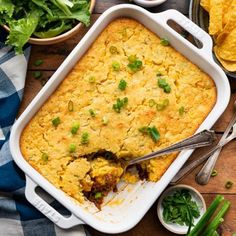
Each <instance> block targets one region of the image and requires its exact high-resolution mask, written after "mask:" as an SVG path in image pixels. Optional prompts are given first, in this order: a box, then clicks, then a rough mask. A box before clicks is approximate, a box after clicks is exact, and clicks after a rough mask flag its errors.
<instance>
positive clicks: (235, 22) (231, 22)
mask: <svg viewBox="0 0 236 236" xmlns="http://www.w3.org/2000/svg"><path fill="white" fill-rule="evenodd" d="M234 2H235V4H234V5H233V4H232V11H231V15H229V19H228V21H227V24H226V25H225V26H224V28H223V31H222V32H221V33H220V34H219V35H218V37H217V40H216V44H221V43H222V42H223V41H224V39H225V38H226V37H227V35H228V34H229V33H230V32H231V31H233V29H234V28H236V0H234Z"/></svg>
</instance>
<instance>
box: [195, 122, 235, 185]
mask: <svg viewBox="0 0 236 236" xmlns="http://www.w3.org/2000/svg"><path fill="white" fill-rule="evenodd" d="M234 138H236V124H234V125H233V131H232V133H231V134H230V135H229V136H228V137H227V138H224V137H222V138H221V140H220V141H219V143H218V144H217V146H216V148H215V150H216V151H215V152H214V153H213V155H212V156H211V157H210V158H209V159H208V160H207V162H206V163H205V165H204V166H203V167H202V169H201V170H200V171H199V173H198V174H197V176H196V181H197V182H198V183H199V184H201V185H205V184H207V183H208V182H209V179H210V177H211V173H212V171H213V169H214V167H215V164H216V161H217V159H218V157H219V154H220V151H221V149H222V147H223V146H224V145H225V144H227V143H228V142H230V141H231V140H233V139H234Z"/></svg>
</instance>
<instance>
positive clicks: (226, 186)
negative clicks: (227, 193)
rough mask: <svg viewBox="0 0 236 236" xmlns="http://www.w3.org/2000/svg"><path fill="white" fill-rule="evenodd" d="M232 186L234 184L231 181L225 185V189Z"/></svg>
mask: <svg viewBox="0 0 236 236" xmlns="http://www.w3.org/2000/svg"><path fill="white" fill-rule="evenodd" d="M233 184H234V183H233V182H232V181H227V182H226V183H225V188H227V189H230V188H232V186H233Z"/></svg>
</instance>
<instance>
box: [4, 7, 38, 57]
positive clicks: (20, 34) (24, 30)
mask: <svg viewBox="0 0 236 236" xmlns="http://www.w3.org/2000/svg"><path fill="white" fill-rule="evenodd" d="M39 18H40V12H39V11H37V10H34V11H32V12H30V13H29V14H28V15H27V16H26V17H25V18H22V19H19V20H12V21H10V22H8V25H9V27H10V33H9V35H8V37H7V41H6V43H7V44H9V45H11V46H13V47H14V49H15V52H16V53H17V54H21V53H23V46H24V45H25V44H26V43H27V41H28V40H29V38H30V36H31V35H32V34H33V32H34V31H35V29H36V27H37V24H38V21H39Z"/></svg>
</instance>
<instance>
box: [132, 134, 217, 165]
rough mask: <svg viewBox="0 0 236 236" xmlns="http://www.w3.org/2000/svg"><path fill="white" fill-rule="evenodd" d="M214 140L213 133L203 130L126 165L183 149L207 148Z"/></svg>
mask: <svg viewBox="0 0 236 236" xmlns="http://www.w3.org/2000/svg"><path fill="white" fill-rule="evenodd" d="M215 139H216V136H215V132H214V131H209V130H204V131H202V132H200V133H197V134H195V135H193V136H191V137H189V138H187V139H184V140H182V141H180V142H178V143H175V144H173V145H171V146H169V147H167V148H164V149H161V150H158V151H156V152H152V153H150V154H147V155H145V156H143V157H139V158H136V159H133V160H131V161H130V162H129V163H128V165H133V164H136V163H139V162H142V161H146V160H149V159H152V158H155V157H158V156H163V155H166V154H169V153H172V152H176V151H181V150H184V149H195V148H198V147H203V146H208V145H211V144H212V143H213V142H214V141H215Z"/></svg>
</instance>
